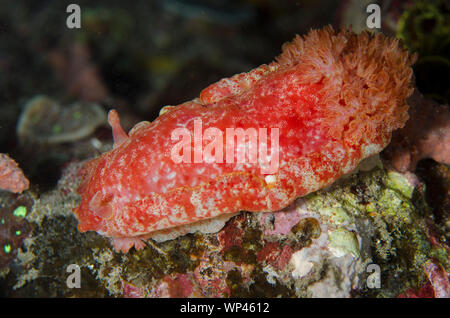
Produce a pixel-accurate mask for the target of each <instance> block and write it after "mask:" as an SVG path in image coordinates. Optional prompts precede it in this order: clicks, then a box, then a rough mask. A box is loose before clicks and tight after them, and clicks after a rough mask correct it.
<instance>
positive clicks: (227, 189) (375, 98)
mask: <svg viewBox="0 0 450 318" xmlns="http://www.w3.org/2000/svg"><path fill="white" fill-rule="evenodd" d="M414 60H415V56H412V57H411V56H409V55H408V52H406V51H404V50H403V49H401V48H400V46H399V43H398V41H397V40H395V39H389V38H386V37H385V36H383V35H382V34H378V35H372V34H369V33H367V32H364V33H362V34H359V35H356V34H354V33H352V32H351V31H348V30H342V31H340V32H335V31H334V30H333V29H332V28H331V27H326V28H324V29H321V30H312V31H310V32H309V33H308V35H306V36H305V37H300V36H297V37H296V38H295V39H294V40H293V41H292V42H291V43H287V44H285V45H284V46H283V52H282V54H281V55H280V56H279V57H278V58H277V59H276V61H275V62H272V63H270V64H269V65H262V66H260V67H258V68H256V69H254V70H253V71H250V72H249V73H242V74H238V75H235V76H233V77H231V78H227V79H223V80H221V81H219V82H217V83H215V84H212V85H211V86H209V87H207V88H206V89H205V90H203V91H202V92H201V94H200V97H199V98H197V99H194V100H192V101H189V102H186V103H184V104H181V105H179V106H177V107H170V109H168V108H167V109H165V111H164V112H163V113H162V114H161V115H160V116H159V117H158V118H157V119H156V120H155V121H153V122H151V123H149V122H142V123H139V124H137V125H136V126H135V127H134V128H133V129H132V130H131V131H130V132H129V134H128V136H127V135H126V134H125V132H123V130H121V128H120V127H119V126H120V125H119V123H118V116H117V114H116V113H115V112H114V111H111V113H110V116H109V119H110V123H111V125H112V126H113V131H114V141H115V146H114V149H113V150H111V151H109V152H107V153H104V154H103V155H102V156H100V157H99V158H95V159H93V160H91V161H90V162H88V163H87V164H86V166H85V176H84V182H83V184H82V185H81V186H80V188H79V190H78V191H79V193H80V194H81V196H82V201H81V204H80V206H79V207H78V208H77V209H75V214H76V215H77V217H78V220H79V230H80V231H88V230H94V231H97V232H99V233H101V234H103V235H106V236H108V237H111V238H113V243H114V245H115V247H116V249H118V250H122V251H128V249H129V248H131V247H132V246H133V244H135V246H136V248H140V247H143V246H144V244H143V243H142V242H141V239H147V238H149V237H151V236H152V235H154V234H155V233H158V231H161V230H167V229H170V228H175V227H178V226H182V225H185V224H190V223H193V222H197V221H200V220H204V219H209V218H214V217H216V216H219V215H222V214H226V213H235V212H237V211H240V210H247V211H252V212H259V211H277V210H280V209H282V208H284V207H285V206H287V205H288V204H290V203H291V202H292V201H293V200H294V199H295V198H297V197H299V196H303V195H305V194H308V193H310V192H312V191H315V190H318V189H320V188H322V187H324V186H326V185H328V184H330V183H332V182H333V181H334V180H336V179H337V178H339V177H340V176H341V175H343V174H345V173H348V172H350V171H351V170H353V169H354V168H355V167H356V166H357V164H358V163H359V161H361V160H362V159H364V158H366V157H368V156H371V155H373V154H376V153H378V152H380V151H381V150H382V149H383V148H384V147H385V146H386V145H387V144H388V143H389V140H390V137H391V133H392V131H393V130H394V129H397V128H399V127H402V126H403V125H404V124H405V122H406V120H407V119H408V117H407V109H408V105H407V104H406V98H407V97H408V96H409V95H410V94H411V93H412V90H413V88H412V85H411V83H410V80H411V75H412V70H411V65H412V63H413V62H414ZM195 120H201V123H202V128H201V129H202V132H205V130H207V129H208V128H212V127H214V128H217V129H219V130H221V131H223V132H224V133H225V130H226V128H242V129H244V130H245V129H248V128H255V129H256V130H258V129H260V128H266V129H267V132H268V135H270V130H271V129H274V128H278V129H279V145H278V146H279V149H278V154H279V166H278V167H279V169H278V170H277V171H276V172H275V173H274V174H271V175H270V176H268V175H266V174H264V173H262V169H261V165H262V163H261V161H257V162H253V163H252V162H250V163H249V162H247V163H244V164H242V163H236V161H235V162H233V163H230V162H226V163H225V160H224V163H219V162H212V163H210V162H205V161H203V162H200V163H183V162H181V163H175V162H174V160H172V158H171V149H173V148H174V147H175V145H176V144H177V143H178V142H179V140H173V139H172V138H171V136H172V132H173V131H174V130H175V129H177V128H187V129H188V130H189V131H190V132H193V131H194V121H195ZM210 142H211V141H209V140H203V143H202V145H203V147H205V146H206V145H208V144H209V143H210ZM272 143H273V141H272V140H271V139H270V137H268V139H267V146H268V149H269V150H268V152H267V154H268V155H269V156H270V155H273V153H270V149H271V148H270V147H271V145H272ZM192 148H194V141H192Z"/></svg>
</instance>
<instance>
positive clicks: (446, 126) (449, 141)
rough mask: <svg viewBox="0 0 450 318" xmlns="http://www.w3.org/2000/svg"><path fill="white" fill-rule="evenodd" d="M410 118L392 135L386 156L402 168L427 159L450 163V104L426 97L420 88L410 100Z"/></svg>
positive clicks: (414, 166)
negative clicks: (439, 102) (420, 91)
mask: <svg viewBox="0 0 450 318" xmlns="http://www.w3.org/2000/svg"><path fill="white" fill-rule="evenodd" d="M408 103H409V105H410V108H409V117H410V119H409V120H408V122H407V123H406V126H405V127H404V128H403V129H400V130H397V131H395V132H394V133H393V135H392V142H391V144H390V145H389V146H388V147H387V148H386V150H385V152H384V158H386V159H387V160H389V161H390V163H391V164H392V165H393V166H394V168H395V169H397V170H399V171H407V170H409V171H414V170H415V169H416V165H417V163H418V162H419V161H420V160H421V159H424V158H432V159H434V160H436V161H438V162H441V163H445V164H450V110H449V107H448V105H439V104H438V103H436V102H434V101H432V100H430V99H427V98H424V97H423V96H421V94H420V93H419V92H418V91H417V90H416V91H415V93H414V94H413V95H412V96H411V98H410V99H409V100H408Z"/></svg>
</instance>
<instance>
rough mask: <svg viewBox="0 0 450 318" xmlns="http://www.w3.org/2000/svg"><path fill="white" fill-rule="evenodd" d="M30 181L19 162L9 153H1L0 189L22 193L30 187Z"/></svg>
mask: <svg viewBox="0 0 450 318" xmlns="http://www.w3.org/2000/svg"><path fill="white" fill-rule="evenodd" d="M29 185H30V182H29V181H28V179H27V177H25V175H24V174H23V171H22V169H20V168H19V165H18V164H17V162H15V161H14V159H11V158H10V157H9V156H8V155H7V154H4V153H0V189H3V190H7V191H11V192H14V193H21V192H23V191H25V190H26V189H28V187H29Z"/></svg>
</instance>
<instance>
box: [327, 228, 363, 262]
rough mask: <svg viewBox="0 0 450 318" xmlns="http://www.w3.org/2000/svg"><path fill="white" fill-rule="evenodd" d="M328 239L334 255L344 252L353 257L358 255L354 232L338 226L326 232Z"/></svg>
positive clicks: (338, 255) (340, 254)
mask: <svg viewBox="0 0 450 318" xmlns="http://www.w3.org/2000/svg"><path fill="white" fill-rule="evenodd" d="M328 240H329V241H330V248H331V249H332V251H333V254H334V255H335V256H337V257H340V256H343V255H345V254H352V255H353V256H355V257H359V244H358V239H357V238H356V236H355V233H353V232H351V231H347V230H346V229H343V228H339V229H336V230H334V231H331V232H330V233H329V234H328Z"/></svg>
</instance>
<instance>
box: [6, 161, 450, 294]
mask: <svg viewBox="0 0 450 318" xmlns="http://www.w3.org/2000/svg"><path fill="white" fill-rule="evenodd" d="M80 166H81V163H79V162H77V163H72V164H71V165H69V166H68V167H67V168H66V169H65V171H64V175H63V177H62V178H61V180H60V181H59V183H58V185H57V187H56V189H54V190H52V191H49V192H47V193H44V194H42V195H41V196H40V197H39V198H37V197H34V196H32V195H29V194H28V196H29V197H30V198H33V201H34V202H33V204H29V205H28V209H30V211H29V213H27V214H26V215H25V216H24V219H25V220H26V222H28V223H29V225H30V228H31V229H32V230H31V232H30V234H29V236H28V237H27V238H26V239H25V240H24V241H23V245H21V246H19V245H15V250H14V255H15V258H14V259H13V260H11V261H10V262H9V263H8V264H7V265H6V266H3V267H2V269H1V270H0V272H1V274H0V275H1V280H0V282H1V284H2V286H3V288H2V292H3V293H4V295H3V296H26V295H31V294H33V295H35V296H40V297H55V296H58V297H69V296H70V297H87V296H89V297H91V296H95V297H110V296H113V297H396V296H398V295H403V294H405V293H410V294H409V295H413V293H414V292H417V291H419V290H420V288H422V287H423V286H425V285H427V284H428V285H429V286H431V287H430V288H429V290H430V293H429V295H430V296H439V295H443V294H445V292H443V291H442V290H443V289H444V290H445V288H448V286H447V287H446V286H445V284H444V285H443V284H442V283H440V282H442V281H443V278H445V277H446V276H445V275H446V273H448V272H449V257H448V253H449V250H448V247H447V246H445V245H444V244H443V243H441V242H440V241H439V239H438V238H437V236H436V233H433V232H432V231H430V228H429V226H428V221H429V219H430V217H431V213H430V208H429V207H428V206H427V205H426V203H425V201H424V194H423V185H422V184H420V183H416V184H414V183H412V182H411V181H410V178H407V177H405V175H403V174H400V173H398V172H394V171H385V170H384V169H383V168H380V167H376V168H375V169H373V170H371V171H359V172H357V173H354V174H352V175H350V176H347V177H346V178H343V179H341V180H339V181H338V182H336V183H335V184H333V185H332V186H331V187H329V188H328V189H324V190H320V191H318V192H316V193H312V194H310V195H308V196H306V197H303V198H300V199H298V200H296V201H295V203H294V204H292V205H291V206H289V207H288V208H286V209H284V210H282V211H280V212H276V213H250V212H241V213H240V214H238V215H236V216H234V217H233V218H231V219H230V220H229V221H228V222H227V223H226V225H225V227H224V228H223V229H221V230H220V231H219V232H217V233H210V234H202V233H199V232H196V233H192V234H187V235H184V236H181V237H178V238H176V239H174V240H169V241H166V242H162V243H157V242H155V241H150V243H149V244H148V246H147V247H146V248H144V249H143V250H140V251H136V250H134V249H133V250H131V251H130V252H129V253H128V254H122V253H116V252H115V251H114V250H113V249H112V247H111V246H110V244H109V242H108V240H107V239H105V238H103V237H101V236H100V235H98V234H96V233H94V232H88V233H84V234H83V233H79V232H78V230H77V229H76V223H77V222H76V220H75V218H74V216H73V214H72V208H74V207H75V206H76V205H77V204H78V202H79V197H78V195H77V194H76V192H75V191H74V189H75V188H76V187H77V185H78V183H79V181H80V180H79V175H78V171H79V168H80ZM6 198H7V196H6V193H5V192H2V193H1V196H0V201H1V202H6V201H5V200H6ZM8 200H11V198H9V199H8ZM17 200H19V199H18V198H17ZM16 205H17V204H16ZM7 213H8V211H5V210H4V209H3V210H2V217H5V215H7ZM9 213H11V211H9ZM8 222H9V221H8ZM432 233H433V234H432ZM2 242H3V241H2ZM1 248H2V249H4V248H5V246H2V247H1ZM1 257H2V263H3V260H4V253H3V254H2V255H1ZM71 264H76V265H78V266H79V269H80V288H69V287H68V285H67V281H68V279H70V277H69V275H71V272H70V271H69V272H68V271H67V268H68V266H69V265H71ZM373 268H375V269H376V270H378V269H379V273H380V276H379V277H376V276H374V272H376V271H374V270H373ZM432 272H438V273H440V274H439V275H440V276H436V275H437V274H434V276H430V275H432ZM376 273H377V272H376ZM376 273H375V274H376ZM430 277H434V278H430ZM436 277H440V278H439V279H438V278H436ZM378 278H379V288H374V286H375V287H377V286H378V285H377V283H378ZM444 281H445V280H444ZM433 284H434V285H436V286H433ZM438 284H440V285H439V286H437V285H438ZM69 285H70V284H69ZM371 287H372V288H371ZM433 288H434V289H433ZM435 290H436V291H437V293H440V294H439V295H436V294H435V292H434V291H435ZM447 292H448V291H447Z"/></svg>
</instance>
